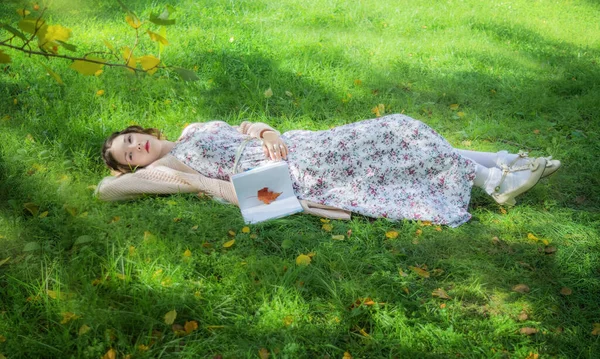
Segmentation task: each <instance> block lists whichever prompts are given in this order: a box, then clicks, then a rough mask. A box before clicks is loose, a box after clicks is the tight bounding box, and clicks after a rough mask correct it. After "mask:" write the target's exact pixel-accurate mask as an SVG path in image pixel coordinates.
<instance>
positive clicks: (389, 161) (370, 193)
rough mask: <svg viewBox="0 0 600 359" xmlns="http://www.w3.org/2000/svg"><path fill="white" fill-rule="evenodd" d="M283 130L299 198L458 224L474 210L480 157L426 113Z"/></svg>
mask: <svg viewBox="0 0 600 359" xmlns="http://www.w3.org/2000/svg"><path fill="white" fill-rule="evenodd" d="M282 138H283V139H284V141H285V142H286V144H287V146H288V148H289V155H288V164H289V167H290V172H291V176H292V182H293V187H294V191H295V192H296V194H297V195H298V197H299V198H301V199H306V200H310V201H314V202H318V203H321V204H325V205H329V206H333V207H337V208H342V209H345V210H349V211H352V212H354V213H360V214H363V215H365V216H370V217H385V218H389V219H392V220H400V219H411V220H423V221H431V222H433V223H438V224H447V225H449V226H452V227H456V226H459V225H461V224H463V223H465V222H466V221H468V220H469V219H470V218H471V215H470V214H469V212H468V210H467V209H468V205H469V200H470V198H471V188H472V186H473V180H474V178H475V164H474V163H473V162H472V161H470V160H469V159H467V158H465V157H462V156H460V155H459V154H458V153H457V151H456V150H455V149H454V148H453V147H452V146H451V145H450V144H449V143H448V142H447V141H446V140H445V139H444V138H443V137H442V136H440V135H439V134H438V133H437V132H435V131H434V130H433V129H431V128H430V127H428V126H427V125H425V124H424V123H422V122H420V121H417V120H414V119H412V118H410V117H408V116H404V115H390V116H385V117H380V118H376V119H373V120H366V121H361V122H356V123H352V124H348V125H345V126H340V127H336V128H332V129H330V130H325V131H317V132H313V131H290V132H286V133H284V134H283V135H282Z"/></svg>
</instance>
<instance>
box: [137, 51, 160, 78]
mask: <svg viewBox="0 0 600 359" xmlns="http://www.w3.org/2000/svg"><path fill="white" fill-rule="evenodd" d="M139 61H140V64H142V69H144V70H145V71H146V72H148V73H149V74H150V75H153V74H154V73H155V72H156V71H157V70H158V68H157V67H156V66H158V64H160V60H159V59H157V58H156V57H154V56H152V55H147V56H142V57H140V59H139Z"/></svg>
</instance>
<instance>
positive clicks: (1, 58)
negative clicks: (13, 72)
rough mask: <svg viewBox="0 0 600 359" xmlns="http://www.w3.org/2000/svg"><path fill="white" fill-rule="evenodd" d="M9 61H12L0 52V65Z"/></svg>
mask: <svg viewBox="0 0 600 359" xmlns="http://www.w3.org/2000/svg"><path fill="white" fill-rule="evenodd" d="M11 61H12V59H11V58H10V56H9V55H7V54H5V53H4V52H2V51H0V64H8V63H9V62H11Z"/></svg>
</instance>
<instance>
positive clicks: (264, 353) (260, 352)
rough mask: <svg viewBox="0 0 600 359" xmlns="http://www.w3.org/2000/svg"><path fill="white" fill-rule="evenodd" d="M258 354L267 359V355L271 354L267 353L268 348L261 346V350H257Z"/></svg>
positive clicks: (261, 358)
mask: <svg viewBox="0 0 600 359" xmlns="http://www.w3.org/2000/svg"><path fill="white" fill-rule="evenodd" d="M258 356H259V357H260V359H269V357H270V356H271V353H269V350H268V349H266V348H262V349H261V350H259V351H258Z"/></svg>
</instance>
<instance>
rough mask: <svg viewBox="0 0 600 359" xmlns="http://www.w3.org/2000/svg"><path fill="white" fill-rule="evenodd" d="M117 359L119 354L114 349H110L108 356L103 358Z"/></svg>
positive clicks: (105, 355)
mask: <svg viewBox="0 0 600 359" xmlns="http://www.w3.org/2000/svg"><path fill="white" fill-rule="evenodd" d="M116 358H117V352H116V351H115V350H114V349H113V348H110V349H109V350H108V351H107V352H106V354H104V356H103V357H102V359H116Z"/></svg>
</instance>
